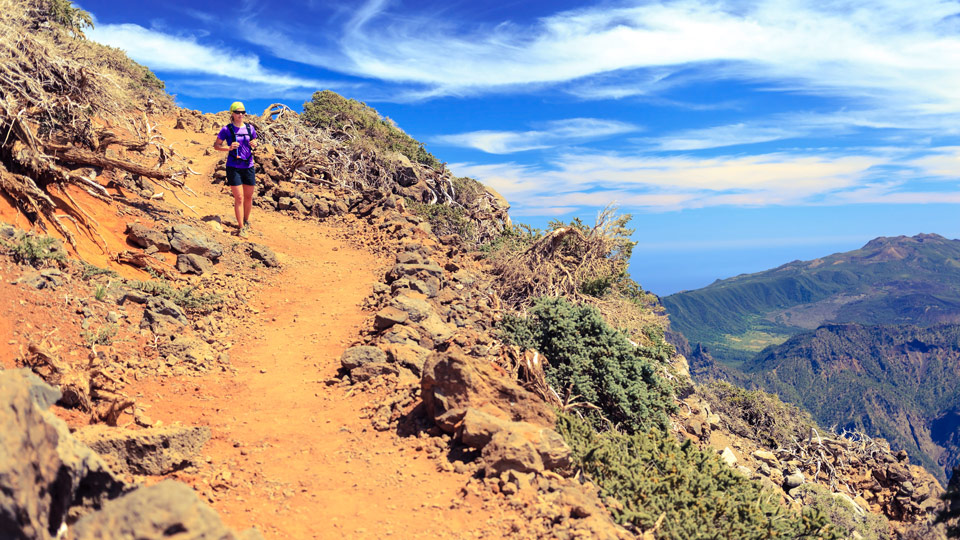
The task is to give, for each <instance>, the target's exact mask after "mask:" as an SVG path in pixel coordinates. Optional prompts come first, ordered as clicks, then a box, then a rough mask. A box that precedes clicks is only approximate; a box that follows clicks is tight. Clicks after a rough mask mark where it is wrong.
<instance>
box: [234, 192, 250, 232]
mask: <svg viewBox="0 0 960 540" xmlns="http://www.w3.org/2000/svg"><path fill="white" fill-rule="evenodd" d="M246 187H248V186H230V191H232V192H233V213H234V214H235V215H236V216H237V228H238V229H242V228H243V206H244V205H243V192H244V190H243V189H241V188H246ZM247 212H248V213H249V210H248V211H247Z"/></svg>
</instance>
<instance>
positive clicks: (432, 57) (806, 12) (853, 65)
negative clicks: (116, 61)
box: [250, 0, 960, 114]
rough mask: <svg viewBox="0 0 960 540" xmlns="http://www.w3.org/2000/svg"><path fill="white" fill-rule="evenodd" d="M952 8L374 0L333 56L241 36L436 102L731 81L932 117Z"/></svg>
mask: <svg viewBox="0 0 960 540" xmlns="http://www.w3.org/2000/svg"><path fill="white" fill-rule="evenodd" d="M399 9H403V13H402V16H400V13H399V12H398V11H396V10H399ZM958 13H960V6H958V5H957V3H956V2H953V1H950V0H930V1H926V2H920V3H917V2H915V1H912V0H869V1H868V0H849V1H846V2H839V3H838V2H833V3H809V2H800V1H798V0H793V1H791V0H786V1H785V0H758V1H754V2H742V1H739V0H719V1H716V0H713V1H706V0H687V1H669V0H661V1H653V2H644V3H642V4H639V5H635V6H622V7H616V8H611V7H610V6H609V5H608V4H601V5H598V6H594V7H585V8H582V9H577V10H569V11H564V12H559V13H555V14H552V15H549V16H546V17H542V18H540V19H537V20H536V21H533V22H531V23H526V24H524V23H518V22H511V21H504V22H501V23H499V24H493V25H491V24H489V23H486V24H485V23H479V22H474V21H462V20H461V21H458V20H445V19H440V18H438V17H437V16H433V15H428V14H417V13H416V12H415V11H414V10H410V9H408V8H405V7H403V6H397V5H396V4H395V3H392V2H385V1H383V0H375V1H371V2H368V3H366V4H364V5H363V7H362V8H361V9H359V10H357V12H356V15H355V16H354V17H353V18H352V19H351V20H350V22H348V23H346V24H344V25H343V27H342V28H341V29H339V32H340V34H339V37H338V38H337V40H336V43H335V45H334V47H335V48H331V47H330V46H329V45H324V46H321V47H314V46H311V45H310V41H309V40H308V39H307V36H308V35H311V34H308V32H307V29H303V30H301V31H300V34H299V37H297V36H298V34H297V32H296V31H291V30H290V29H287V31H285V32H284V34H285V35H288V36H291V37H290V39H289V40H288V41H293V42H296V44H297V46H295V47H291V46H290V45H291V43H289V42H287V43H284V42H276V41H274V42H272V43H271V40H269V39H267V38H265V37H263V36H262V35H260V34H259V33H254V34H253V35H252V36H250V39H253V40H256V41H257V42H258V43H259V44H261V45H263V46H265V47H270V48H272V51H273V52H274V54H277V55H278V56H281V57H284V58H288V59H290V60H295V61H300V62H312V61H318V62H319V65H322V66H323V67H326V68H330V69H336V70H340V71H343V72H347V73H351V74H354V75H357V76H361V77H370V78H376V79H381V80H386V81H393V82H397V83H408V84H414V85H422V86H425V87H429V88H432V89H433V91H434V92H437V93H441V94H447V95H451V94H452V95H456V94H462V93H469V92H485V91H496V90H498V89H502V88H504V87H514V86H524V85H544V84H565V83H570V82H571V81H577V82H578V83H580V82H582V83H583V85H582V86H581V85H579V84H578V85H571V86H570V91H571V92H574V93H579V94H580V95H581V96H584V97H587V96H591V95H592V96H595V97H602V98H611V97H626V96H630V95H650V94H653V93H657V92H658V91H661V90H662V89H663V88H667V87H669V86H671V85H676V84H689V83H690V82H691V81H703V80H720V79H736V80H742V81H751V82H755V83H757V84H761V85H765V86H766V87H767V88H768V89H776V90H781V91H789V92H801V93H811V94H823V95H831V96H842V97H846V98H851V99H857V100H867V101H870V102H872V103H874V104H883V105H884V106H888V107H889V106H896V107H900V108H904V109H909V110H913V111H914V112H916V113H923V114H937V113H943V112H957V111H958V110H960V96H958V95H957V93H956V92H955V91H954V90H953V89H955V88H957V87H958V86H960V84H958V83H960V39H958V37H957V32H956V30H957V26H958V25H957V22H956V21H957V17H956V15H957V14H958ZM598 77H599V78H602V80H600V81H594V80H592V79H594V78H598Z"/></svg>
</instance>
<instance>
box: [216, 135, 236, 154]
mask: <svg viewBox="0 0 960 540" xmlns="http://www.w3.org/2000/svg"><path fill="white" fill-rule="evenodd" d="M226 142H227V141H225V140H223V139H221V138H220V137H217V142H215V143H213V149H214V150H218V151H220V152H229V151H231V150H233V149H234V148H236V147H238V146H240V143H237V142H235V143H232V144H231V145H230V146H224V143H226Z"/></svg>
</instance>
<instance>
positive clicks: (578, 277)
mask: <svg viewBox="0 0 960 540" xmlns="http://www.w3.org/2000/svg"><path fill="white" fill-rule="evenodd" d="M629 222H630V216H629V215H623V216H617V215H615V212H614V209H613V208H607V209H606V210H604V211H603V212H602V213H601V214H600V215H599V216H598V218H597V222H596V224H595V225H594V226H593V227H589V226H587V225H585V224H584V223H583V222H582V221H580V220H579V219H574V220H573V221H571V222H570V223H563V222H559V221H555V222H551V223H550V230H549V231H540V230H537V229H534V228H531V227H526V226H522V225H521V226H515V227H512V228H510V229H508V230H506V231H504V233H503V234H501V235H500V236H499V237H498V238H495V239H494V240H492V241H491V242H489V243H488V244H487V245H486V246H485V248H484V249H483V251H484V252H485V253H486V254H487V258H488V259H489V260H490V261H491V262H492V264H493V274H494V275H496V276H497V278H498V279H497V281H496V284H497V287H498V289H499V291H498V292H499V293H500V296H501V298H503V300H504V301H505V302H507V304H508V305H509V306H510V307H512V308H514V309H516V310H520V311H522V310H523V309H525V308H526V307H528V306H529V305H530V304H531V303H532V302H533V301H535V300H536V299H538V298H541V297H546V296H552V297H561V298H566V299H568V300H570V301H572V302H575V303H584V304H588V305H591V306H594V307H595V308H597V309H598V310H599V311H600V313H601V314H602V315H603V318H604V319H605V320H607V321H608V322H609V323H610V324H612V325H614V326H615V327H617V328H621V329H623V330H625V331H626V332H627V334H628V335H629V336H630V338H631V339H632V340H634V341H638V342H641V343H645V344H651V345H652V344H654V341H652V340H651V336H656V335H658V334H659V335H660V336H662V328H663V327H665V326H666V319H665V318H664V317H663V315H662V308H661V307H660V305H659V302H658V300H657V298H656V296H654V295H652V294H650V293H647V292H646V291H644V290H643V289H642V288H641V287H640V286H639V285H638V284H637V283H636V282H635V281H633V280H632V279H631V278H630V276H629V275H628V274H627V266H628V263H629V260H630V255H631V254H632V252H633V246H634V244H635V242H633V241H632V240H631V239H630V236H631V235H632V234H633V230H631V229H628V228H627V224H628V223H629ZM659 342H661V343H663V345H664V346H666V347H669V346H668V345H666V344H665V342H663V341H662V339H661V340H659Z"/></svg>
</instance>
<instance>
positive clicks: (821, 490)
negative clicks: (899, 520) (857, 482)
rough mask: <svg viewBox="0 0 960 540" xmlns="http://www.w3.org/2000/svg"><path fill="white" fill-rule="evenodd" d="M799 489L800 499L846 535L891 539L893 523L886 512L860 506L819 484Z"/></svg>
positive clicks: (868, 539)
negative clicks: (860, 507)
mask: <svg viewBox="0 0 960 540" xmlns="http://www.w3.org/2000/svg"><path fill="white" fill-rule="evenodd" d="M797 490H798V491H797V492H796V493H795V494H796V496H797V498H798V499H801V500H803V501H804V503H806V506H809V507H811V508H813V509H815V510H816V511H818V512H820V513H821V514H823V515H824V516H826V518H827V519H828V520H830V523H833V525H834V527H835V528H836V530H837V531H838V532H839V533H840V534H841V536H842V537H843V538H862V539H863V540H888V539H889V538H890V525H889V523H888V522H887V518H885V517H884V516H883V515H881V514H872V513H870V512H864V511H863V510H862V509H857V508H855V504H856V503H854V502H853V501H851V500H849V499H845V498H843V497H839V496H837V495H834V494H833V493H831V492H830V490H829V489H827V488H825V487H823V486H821V485H818V484H804V485H802V486H800V487H798V488H797Z"/></svg>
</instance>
